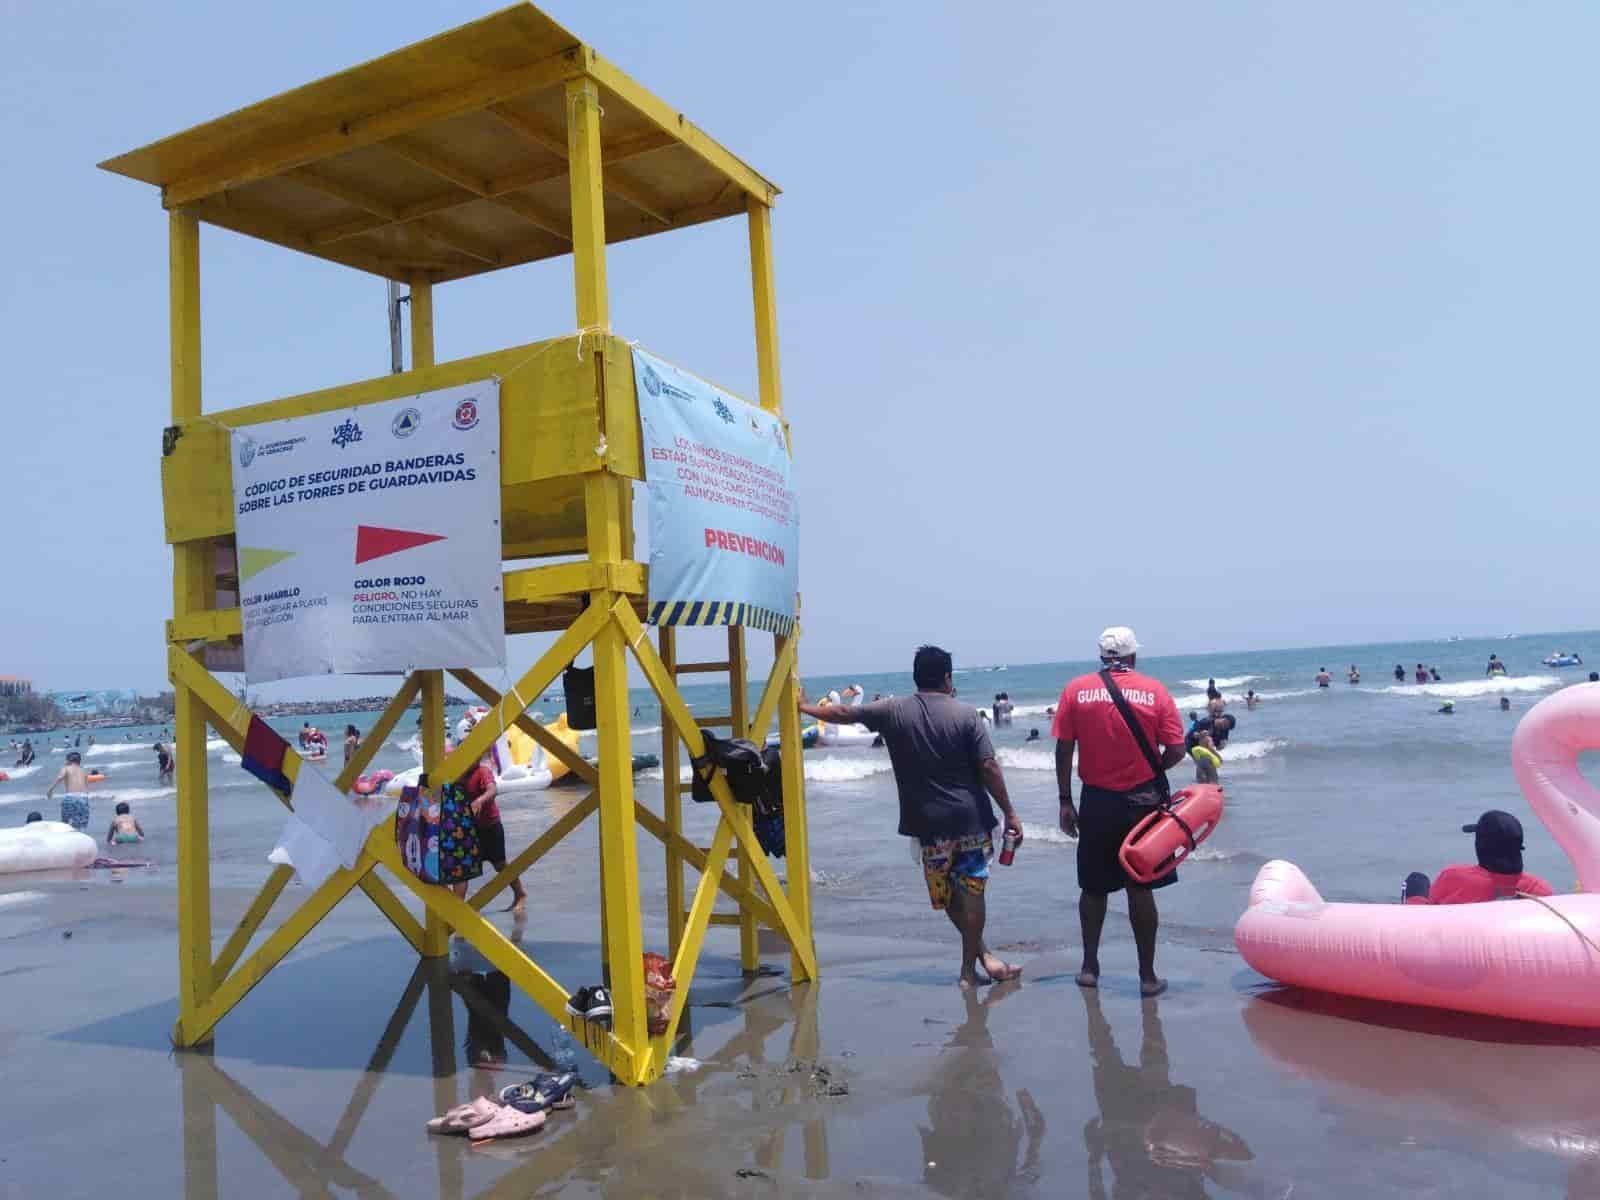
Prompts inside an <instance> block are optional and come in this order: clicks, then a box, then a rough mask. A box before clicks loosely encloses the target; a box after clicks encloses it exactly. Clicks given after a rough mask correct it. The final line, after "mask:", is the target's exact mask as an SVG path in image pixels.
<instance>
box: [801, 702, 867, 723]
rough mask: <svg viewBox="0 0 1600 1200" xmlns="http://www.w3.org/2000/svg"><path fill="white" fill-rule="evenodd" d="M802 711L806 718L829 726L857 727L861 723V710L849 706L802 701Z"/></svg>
mask: <svg viewBox="0 0 1600 1200" xmlns="http://www.w3.org/2000/svg"><path fill="white" fill-rule="evenodd" d="M800 711H801V712H802V713H804V714H805V715H806V716H808V717H811V718H812V719H814V720H817V721H826V722H827V723H828V724H829V725H855V724H858V723H859V722H860V721H861V709H860V708H858V707H855V706H852V705H849V704H829V703H827V702H826V701H824V702H822V703H821V704H807V703H806V702H805V701H804V700H802V701H800Z"/></svg>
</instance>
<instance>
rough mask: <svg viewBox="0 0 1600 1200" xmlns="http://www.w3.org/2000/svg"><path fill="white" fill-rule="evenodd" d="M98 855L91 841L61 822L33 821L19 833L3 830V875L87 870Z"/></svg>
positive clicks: (0, 845) (0, 869) (0, 839)
mask: <svg viewBox="0 0 1600 1200" xmlns="http://www.w3.org/2000/svg"><path fill="white" fill-rule="evenodd" d="M98 853H99V847H97V846H96V845H95V841H94V839H93V838H92V837H90V836H89V835H88V834H87V833H79V832H78V831H77V830H76V829H74V828H73V827H72V826H71V825H68V824H66V823H64V822H62V821H34V822H33V823H32V824H29V825H24V826H22V828H20V829H0V875H9V874H11V873H13V872H16V871H61V870H71V869H73V868H75V867H87V866H88V865H89V864H90V863H92V862H93V861H94V860H95V855H96V854H98Z"/></svg>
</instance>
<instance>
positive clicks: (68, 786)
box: [44, 750, 89, 833]
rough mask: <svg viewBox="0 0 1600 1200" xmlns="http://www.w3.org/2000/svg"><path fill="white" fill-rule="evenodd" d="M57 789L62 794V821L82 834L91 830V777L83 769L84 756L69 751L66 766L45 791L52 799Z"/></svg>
mask: <svg viewBox="0 0 1600 1200" xmlns="http://www.w3.org/2000/svg"><path fill="white" fill-rule="evenodd" d="M57 788H61V789H62V793H61V819H62V820H63V821H65V822H66V823H67V824H68V825H71V826H72V827H73V828H74V829H76V830H78V831H79V832H80V833H81V832H83V830H85V829H87V828H89V775H88V772H86V771H85V770H84V769H83V756H82V755H81V754H79V753H78V752H77V751H76V750H68V751H67V761H66V764H65V765H64V766H63V767H62V768H61V770H60V772H59V773H58V774H57V775H56V777H55V779H54V781H53V782H52V783H51V784H50V786H49V787H47V788H45V790H44V798H45V799H46V800H48V799H50V796H51V793H53V792H54V791H55V790H56V789H57Z"/></svg>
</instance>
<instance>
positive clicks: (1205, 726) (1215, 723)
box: [1183, 713, 1239, 753]
mask: <svg viewBox="0 0 1600 1200" xmlns="http://www.w3.org/2000/svg"><path fill="white" fill-rule="evenodd" d="M1238 723H1239V722H1238V720H1237V718H1235V717H1234V716H1233V715H1232V714H1231V713H1223V714H1222V715H1221V716H1220V717H1201V718H1200V719H1199V720H1198V721H1196V722H1195V723H1194V725H1193V726H1192V727H1191V728H1190V730H1189V732H1188V733H1187V734H1185V735H1184V739H1183V748H1184V751H1185V753H1187V752H1188V751H1190V750H1193V749H1194V746H1195V742H1196V741H1197V740H1198V739H1199V737H1200V735H1201V734H1202V733H1209V734H1210V735H1211V742H1212V747H1213V749H1216V750H1221V749H1222V748H1223V747H1224V746H1226V745H1227V744H1228V738H1229V736H1230V735H1231V734H1232V733H1233V730H1234V726H1236V725H1237V724H1238Z"/></svg>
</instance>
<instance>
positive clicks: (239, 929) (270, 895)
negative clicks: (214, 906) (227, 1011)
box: [211, 866, 294, 990]
mask: <svg viewBox="0 0 1600 1200" xmlns="http://www.w3.org/2000/svg"><path fill="white" fill-rule="evenodd" d="M293 878H294V868H293V867H284V866H277V867H273V868H272V872H271V874H269V875H268V876H267V882H266V883H264V884H262V885H261V890H260V891H259V892H257V893H256V898H255V899H254V900H252V901H250V907H249V908H247V909H245V911H244V916H242V917H240V918H239V923H238V925H236V926H234V930H233V932H232V933H231V934H229V935H228V940H227V941H226V942H225V943H224V944H223V947H222V950H221V951H220V952H219V953H218V954H217V957H216V961H215V962H213V963H212V964H211V980H212V984H211V986H212V989H213V990H215V988H216V985H217V984H218V983H221V982H222V981H223V980H224V979H226V978H227V976H228V972H229V971H231V970H233V964H234V963H236V962H238V961H239V956H240V955H241V954H243V953H244V948H245V947H246V946H248V945H249V944H250V939H251V938H253V937H255V935H256V930H258V929H260V928H261V922H262V921H264V920H266V919H267V914H268V913H269V912H271V911H272V906H273V905H274V904H276V903H277V902H278V897H279V896H281V895H283V889H284V888H285V887H287V886H288V885H289V880H291V879H293Z"/></svg>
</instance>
